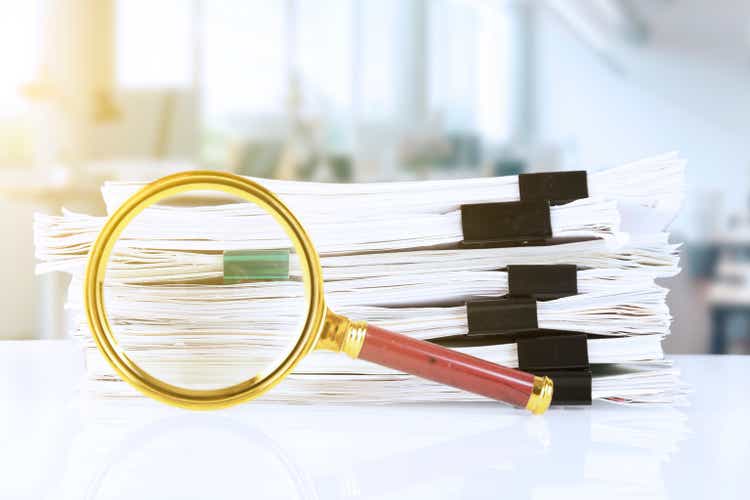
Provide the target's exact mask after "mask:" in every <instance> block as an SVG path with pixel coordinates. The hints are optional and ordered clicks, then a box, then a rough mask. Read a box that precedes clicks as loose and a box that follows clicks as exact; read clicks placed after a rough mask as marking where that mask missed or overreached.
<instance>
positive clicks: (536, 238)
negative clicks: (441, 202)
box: [461, 201, 552, 247]
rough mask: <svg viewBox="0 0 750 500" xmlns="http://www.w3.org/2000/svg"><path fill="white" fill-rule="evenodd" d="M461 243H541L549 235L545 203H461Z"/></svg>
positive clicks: (484, 244) (550, 234)
mask: <svg viewBox="0 0 750 500" xmlns="http://www.w3.org/2000/svg"><path fill="white" fill-rule="evenodd" d="M461 229H462V230H463V236H464V239H463V245H464V246H468V247H476V246H487V245H492V244H497V243H509V242H514V243H530V242H542V241H547V240H549V239H550V238H552V223H551V221H550V211H549V202H547V201H530V202H526V201H514V202H509V203H478V204H475V205H461Z"/></svg>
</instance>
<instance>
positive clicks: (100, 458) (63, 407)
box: [0, 342, 750, 499]
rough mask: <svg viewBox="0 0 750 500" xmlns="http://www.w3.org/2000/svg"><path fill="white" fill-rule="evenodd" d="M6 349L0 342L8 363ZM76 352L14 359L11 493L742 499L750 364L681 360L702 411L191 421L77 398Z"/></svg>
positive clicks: (155, 407) (314, 411) (249, 414)
mask: <svg viewBox="0 0 750 500" xmlns="http://www.w3.org/2000/svg"><path fill="white" fill-rule="evenodd" d="M27 344H35V343H32V342H28V343H27ZM9 351H10V349H7V348H4V346H3V344H0V366H2V368H0V370H7V369H9V368H8V366H11V367H12V366H13V364H14V363H7V364H6V363H3V361H6V360H8V359H9V358H10V357H11V356H10V354H9ZM27 351H33V349H30V348H28V347H27ZM53 355H54V357H53ZM24 356H26V358H27V359H26V361H29V360H30V359H34V361H35V362H32V363H25V364H24V359H23V358H24ZM67 357H69V355H68V354H65V353H58V354H54V349H52V350H48V352H45V353H41V354H38V353H37V354H34V353H33V352H27V353H26V354H23V353H21V355H19V353H18V350H16V352H15V353H14V356H13V359H14V360H16V361H15V365H16V367H15V368H13V369H14V370H15V372H16V373H15V377H11V379H13V378H14V379H15V381H16V382H15V385H13V386H10V385H8V386H7V387H5V390H3V391H0V401H8V402H10V403H11V404H9V405H7V407H9V408H11V414H15V415H16V417H17V418H13V417H11V420H10V423H12V424H13V427H12V431H10V430H9V429H10V427H7V426H3V428H4V429H8V432H7V434H8V435H7V436H2V437H0V443H4V445H3V449H4V451H3V452H2V453H3V455H7V456H4V457H3V462H2V463H3V465H4V468H3V470H4V472H8V473H9V474H8V476H7V477H8V478H10V481H5V482H4V483H5V484H2V485H0V496H2V497H3V498H5V497H6V495H7V496H8V497H9V498H55V499H58V498H63V499H67V498H71V499H72V498H75V499H79V498H97V499H104V498H160V499H163V498H246V497H255V498H324V499H329V498H370V497H380V498H421V497H425V498H498V497H502V498H509V499H523V498H554V499H560V498H568V497H569V498H576V499H580V498H589V497H591V498H594V497H596V498H599V499H600V498H602V497H606V498H608V499H610V498H634V497H638V498H641V497H647V498H670V497H675V498H706V497H708V496H713V497H715V498H735V497H740V496H741V493H742V492H743V491H744V488H743V489H741V487H740V481H741V480H742V475H741V471H742V470H744V468H745V467H746V464H747V463H748V459H750V455H749V453H750V451H749V450H750V438H748V436H747V433H746V432H744V429H745V425H746V423H747V419H748V417H750V412H749V411H748V407H749V405H748V402H747V401H745V400H740V401H737V398H736V396H737V395H738V394H741V393H743V391H744V392H745V393H746V391H747V386H746V383H745V382H744V381H745V380H746V379H747V376H748V375H750V360H748V358H742V357H723V358H716V357H678V358H676V363H677V365H678V366H680V367H682V368H683V369H684V372H685V377H686V378H687V379H688V381H690V382H692V383H693V384H694V385H695V386H696V389H697V392H696V393H695V394H693V398H691V399H693V403H694V404H693V406H692V407H691V408H685V409H674V408H661V409H653V408H649V409H647V408H623V407H617V406H613V405H609V404H606V403H603V404H598V405H595V406H593V407H591V408H587V409H580V408H578V409H553V410H552V411H550V412H549V413H548V414H547V415H545V416H543V417H538V418H535V417H530V416H527V415H526V414H525V413H524V412H522V411H517V410H513V409H510V408H507V407H504V406H499V405H497V404H494V403H488V404H471V405H410V406H333V405H328V406H324V405H321V406H302V405H300V406H294V405H286V406H279V405H269V404H263V403H262V402H258V403H251V404H248V405H244V406H242V407H239V408H234V409H230V410H226V411H221V412H215V413H190V412H186V411H183V410H177V409H173V408H169V407H165V406H162V405H159V404H157V403H155V402H152V401H149V400H142V401H138V402H134V401H96V400H87V399H86V398H85V397H74V398H73V399H71V398H70V397H68V396H67V394H69V391H67V390H65V389H63V388H64V387H70V384H71V382H73V383H75V381H77V380H78V377H77V375H74V374H72V372H71V371H70V370H68V368H69V364H68V365H66V364H65V359H67ZM61 363H62V364H61ZM29 366H31V368H29ZM60 367H62V368H60ZM54 370H58V371H59V373H60V375H59V376H58V377H54V375H52V373H54ZM8 375H10V374H5V373H4V374H2V376H3V378H4V379H6V380H7V376H8ZM65 379H67V380H65ZM35 380H36V382H35ZM738 381H739V382H738ZM39 383H41V384H42V385H43V386H44V387H45V390H40V389H38V388H36V389H35V388H33V387H30V386H31V385H34V384H39ZM22 384H27V385H28V386H29V387H30V388H28V390H30V391H31V393H32V394H34V396H33V397H32V398H23V397H19V395H20V394H21V392H19V391H18V390H16V389H13V388H12V387H19V386H21V385H22ZM741 384H744V385H741ZM56 385H57V387H56ZM2 387H3V386H0V388H2ZM9 388H10V389H9ZM709 389H711V391H712V392H709ZM22 393H23V394H28V393H29V392H28V391H27V390H24V391H22ZM47 393H49V394H48V395H45V394H47ZM729 402H736V404H734V406H733V407H731V408H730V407H729V406H728V404H729ZM3 406H6V405H4V404H3ZM27 410H33V412H34V413H31V414H30V413H28V411H27ZM23 415H26V416H27V417H25V418H24V417H23ZM29 415H32V416H31V418H29ZM6 441H7V442H6ZM19 455H20V458H21V459H20V460H19ZM24 456H26V457H28V458H29V459H30V460H26V461H24V460H23V457H24ZM32 457H33V458H34V460H31V458H32ZM39 467H42V468H43V470H42V473H43V474H44V477H45V481H38V480H37V478H38V477H39ZM8 488H10V489H8ZM24 495H26V496H24Z"/></svg>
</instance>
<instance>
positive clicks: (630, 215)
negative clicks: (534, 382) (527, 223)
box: [35, 154, 684, 404]
mask: <svg viewBox="0 0 750 500" xmlns="http://www.w3.org/2000/svg"><path fill="white" fill-rule="evenodd" d="M683 168H684V161H683V160H682V159H680V158H679V157H678V156H677V155H674V154H670V155H663V156H660V157H657V158H652V159H647V160H642V161H639V162H634V163H631V164H628V165H624V166H621V167H617V168H613V169H609V170H604V171H600V172H596V173H591V174H589V175H588V192H589V197H588V198H583V199H579V200H575V201H572V202H570V203H566V204H561V205H555V206H552V207H551V208H550V226H551V228H552V233H553V237H554V238H556V239H560V238H562V239H563V240H560V241H562V242H555V243H556V244H547V245H541V246H512V247H504V248H462V247H460V246H459V245H458V244H459V243H460V242H461V241H462V240H463V232H462V223H461V210H460V209H461V206H462V205H467V204H473V203H498V202H508V201H516V200H518V199H519V188H518V179H517V178H516V177H500V178H486V179H469V180H458V181H428V182H409V183H373V184H346V185H341V184H316V183H302V182H291V181H270V180H262V179H255V180H256V181H258V182H260V183H262V184H264V185H266V186H267V187H269V188H270V189H272V190H273V191H274V192H275V193H277V194H278V195H279V196H280V197H281V198H282V199H283V201H284V202H285V203H287V204H288V205H289V206H290V208H291V209H292V210H293V211H295V213H296V214H297V215H298V217H299V218H300V220H301V222H302V223H303V224H304V225H305V227H306V229H307V230H308V232H309V233H310V235H311V237H312V239H313V241H314V243H315V245H316V247H317V248H318V251H319V252H320V253H321V264H322V267H323V274H324V278H325V290H326V302H327V304H328V305H329V306H330V307H331V309H333V310H335V311H336V312H338V313H341V314H345V315H347V316H349V317H351V318H353V319H363V320H367V321H368V322H371V323H372V324H376V325H378V326H381V327H383V328H387V329H390V330H393V331H396V332H399V333H403V334H405V335H409V336H412V337H415V338H420V339H426V340H431V341H436V342H440V343H445V344H446V345H450V346H452V347H453V348H455V349H460V350H462V351H464V352H467V353H469V354H472V355H475V356H478V357H481V358H484V359H487V360H490V361H493V362H497V363H502V364H505V365H509V366H518V365H519V355H518V350H517V349H518V346H517V344H516V340H517V336H515V337H514V336H506V337H502V338H501V337H492V336H489V337H482V338H483V339H484V340H482V341H481V342H478V341H477V338H478V337H476V336H472V332H471V327H470V325H469V320H468V318H469V316H470V311H468V309H467V307H470V306H467V301H469V302H470V301H474V300H477V299H489V298H493V299H494V298H497V297H500V296H505V295H506V294H508V293H509V291H511V290H510V287H509V274H508V273H509V271H508V270H509V266H519V265H561V264H565V265H572V266H575V278H576V280H577V293H575V294H574V295H570V296H564V297H560V298H555V299H552V300H539V301H537V302H536V303H535V308H536V315H537V322H538V325H537V327H538V328H540V329H544V330H550V331H558V330H561V331H567V332H580V333H582V334H586V335H588V340H587V342H585V344H586V346H587V350H588V360H589V363H590V364H591V372H592V374H593V378H592V380H591V397H592V398H593V399H607V400H609V401H613V402H620V403H629V402H638V403H666V404H671V403H674V402H678V401H680V400H681V399H682V395H683V392H684V390H683V387H682V386H681V385H680V383H679V379H678V372H677V370H676V369H675V368H674V367H672V366H671V364H670V363H669V362H668V361H665V360H664V355H663V351H662V349H661V341H662V339H663V338H664V336H666V335H668V334H669V330H670V323H671V316H670V313H669V309H668V307H667V305H666V301H665V300H666V293H667V291H666V289H664V288H663V287H662V286H660V285H658V284H657V283H656V282H655V280H656V279H657V278H667V277H670V276H673V275H674V274H676V273H677V272H679V267H678V256H677V251H678V245H674V244H671V243H669V241H668V234H667V233H664V232H662V231H663V230H664V228H665V227H666V225H667V224H668V223H669V222H670V221H671V219H672V218H673V217H674V215H675V213H676V211H677V209H678V207H679V205H680V202H681V199H682V193H683V185H682V183H683ZM141 186H142V184H140V183H108V184H106V185H105V186H104V187H103V194H104V197H105V202H106V205H107V207H108V210H109V211H110V212H111V211H113V210H115V209H116V208H117V207H118V206H119V204H120V203H121V202H122V201H124V200H125V199H126V198H127V197H128V196H129V195H130V194H132V193H134V192H135V191H136V190H137V189H138V188H140V187H141ZM147 215H148V217H145V218H144V221H143V222H140V221H138V220H136V222H134V223H133V224H132V225H131V226H130V227H128V230H127V234H126V235H125V237H124V238H123V239H122V240H120V243H118V246H117V248H116V251H115V253H114V255H113V258H112V261H111V265H110V268H109V271H108V276H107V285H106V296H107V310H108V314H109V319H110V322H111V323H112V325H113V327H115V328H116V329H117V331H118V334H119V335H118V336H119V340H120V342H121V343H123V344H124V345H126V347H128V348H130V349H135V350H137V352H138V355H139V356H140V357H139V359H142V360H146V361H148V363H149V366H151V367H156V370H157V371H158V372H159V374H160V375H164V376H170V377H173V376H175V374H176V370H177V369H176V368H175V362H176V360H185V359H195V360H196V361H195V364H194V365H193V366H194V369H191V370H187V371H186V370H184V368H183V369H182V371H181V372H180V373H179V376H180V377H182V378H181V380H183V381H184V382H185V383H190V384H194V383H196V380H198V379H199V378H200V380H201V381H205V377H206V374H211V377H210V378H211V379H210V380H209V381H207V384H208V385H210V386H214V385H221V384H222V383H226V382H227V381H236V379H235V378H234V377H236V376H237V374H238V373H242V371H243V370H246V369H247V367H248V366H249V365H252V364H253V363H256V362H259V361H258V360H259V359H260V360H261V361H262V360H265V359H267V358H270V357H273V356H274V355H275V354H276V353H277V352H278V349H279V347H280V346H281V343H282V342H284V341H288V333H289V332H294V331H295V325H296V322H298V321H299V317H298V315H296V314H294V313H295V311H296V309H295V307H294V306H295V305H297V304H299V303H300V300H302V298H303V297H302V295H303V289H302V287H301V286H300V283H299V281H298V280H299V278H300V271H299V262H297V260H296V258H295V255H294V254H292V255H291V256H290V261H289V269H288V272H289V280H282V281H274V282H243V283H223V282H222V279H223V278H225V275H224V267H223V266H224V259H223V252H226V251H238V250H243V251H250V250H254V249H268V248H284V247H288V242H287V240H286V239H285V237H284V235H283V234H281V233H279V232H278V231H277V232H274V231H275V230H276V228H275V227H273V226H272V225H269V224H267V222H268V221H267V218H266V214H264V213H262V212H261V211H260V210H259V209H258V208H257V207H256V206H254V205H251V204H246V203H236V202H231V203H230V202H229V200H226V199H223V198H222V197H221V196H208V195H206V194H205V193H201V194H199V195H194V196H189V197H188V199H187V200H186V202H185V203H181V204H180V205H179V206H174V205H172V206H157V207H152V208H149V209H147ZM104 220H105V219H104V218H102V217H92V216H88V215H84V214H76V213H73V212H68V211H66V212H64V213H63V215H62V216H44V215H39V216H37V219H36V223H35V241H36V249H37V257H38V258H39V259H40V261H41V262H40V264H39V266H38V272H40V273H44V272H51V271H64V272H67V273H70V274H71V275H72V276H73V280H72V281H71V288H70V293H69V298H68V304H67V307H68V310H69V311H70V313H71V318H72V321H71V333H72V334H73V335H75V336H77V337H79V338H81V339H82V340H83V342H84V343H85V345H86V347H87V350H88V356H87V359H88V375H89V379H90V380H91V381H92V389H93V390H94V391H95V392H96V393H98V394H103V395H106V396H112V397H120V396H123V397H124V396H134V395H136V393H135V391H134V390H133V389H131V388H129V387H128V386H127V385H125V384H124V383H123V382H121V381H120V380H119V379H118V378H117V376H116V375H115V374H114V372H113V371H112V370H111V368H110V367H109V366H108V365H107V364H106V362H105V361H104V359H103V358H102V357H101V356H100V354H99V353H98V351H96V348H95V346H94V343H93V341H92V339H91V335H90V332H89V330H88V326H87V324H86V320H85V314H84V311H83V303H82V276H83V270H84V266H85V262H86V255H87V252H88V249H89V248H90V246H91V244H92V242H93V240H94V239H95V238H96V236H97V234H98V231H99V229H100V228H101V227H102V225H103V223H104ZM238 227H242V228H243V230H242V231H238V230H237V228H238ZM245 228H247V229H245ZM198 230H199V232H198ZM569 238H573V239H575V240H576V241H570V240H568V239H569ZM581 239H583V241H580V240H581ZM261 332H262V333H261ZM467 340H469V341H467ZM259 357H260V358H259ZM224 375H226V378H222V377H223V376H224ZM201 377H202V378H201ZM263 399H264V400H272V401H292V402H300V401H321V400H330V401H342V402H359V401H368V402H409V401H470V400H475V399H478V397H476V396H473V395H471V394H468V393H464V392H461V391H458V390H456V389H453V388H451V387H446V386H441V385H438V384H434V383H432V382H429V381H425V380H422V379H418V378H416V377H412V376H410V375H406V374H402V373H397V372H394V371H393V370H390V369H387V368H383V367H380V366H376V365H373V364H369V363H364V362H361V361H357V360H351V359H348V358H346V357H345V356H342V355H337V354H332V353H318V352H316V353H313V354H311V355H310V356H309V357H308V358H307V359H305V360H304V361H303V362H302V363H301V364H300V365H299V367H298V368H297V369H296V370H295V372H294V374H293V375H291V376H290V377H289V378H288V380H286V381H285V382H284V383H283V384H281V385H279V386H278V387H277V388H275V389H274V390H273V391H271V392H270V393H268V394H267V395H266V396H264V398H263Z"/></svg>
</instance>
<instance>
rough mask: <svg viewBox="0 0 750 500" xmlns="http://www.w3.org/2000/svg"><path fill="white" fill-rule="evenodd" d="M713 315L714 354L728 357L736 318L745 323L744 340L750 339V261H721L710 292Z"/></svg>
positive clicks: (724, 259)
mask: <svg viewBox="0 0 750 500" xmlns="http://www.w3.org/2000/svg"><path fill="white" fill-rule="evenodd" d="M708 304H709V310H710V314H711V353H713V354H726V353H727V352H728V349H729V337H730V328H729V326H730V323H731V320H732V319H737V320H740V321H742V322H743V323H744V325H745V328H744V329H743V331H742V332H741V333H742V337H744V339H746V340H750V328H747V326H748V325H750V261H748V262H745V261H738V260H735V259H731V258H728V257H725V258H723V259H722V260H720V261H719V264H718V266H717V268H716V271H715V281H714V282H713V283H712V284H711V286H710V287H709V289H708Z"/></svg>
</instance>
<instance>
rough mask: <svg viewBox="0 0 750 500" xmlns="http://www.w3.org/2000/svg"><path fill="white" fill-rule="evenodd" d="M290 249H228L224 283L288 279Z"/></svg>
mask: <svg viewBox="0 0 750 500" xmlns="http://www.w3.org/2000/svg"><path fill="white" fill-rule="evenodd" d="M289 253H290V252H289V249H288V248H284V249H278V250H227V251H225V252H224V283H236V282H239V281H256V280H288V279H289Z"/></svg>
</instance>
